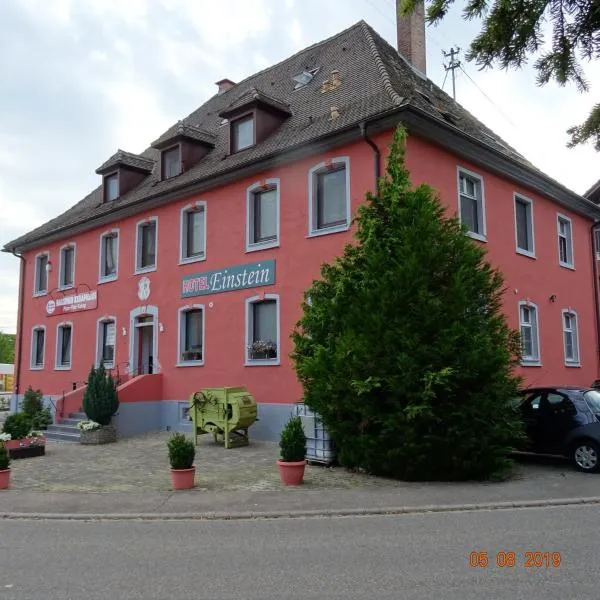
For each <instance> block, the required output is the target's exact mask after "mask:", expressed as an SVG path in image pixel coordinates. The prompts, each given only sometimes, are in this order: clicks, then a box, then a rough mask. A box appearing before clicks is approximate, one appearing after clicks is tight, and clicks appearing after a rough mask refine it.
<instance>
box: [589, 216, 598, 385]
mask: <svg viewBox="0 0 600 600" xmlns="http://www.w3.org/2000/svg"><path fill="white" fill-rule="evenodd" d="M599 229H600V220H597V221H594V223H593V224H592V226H591V228H590V237H591V248H592V270H593V273H594V306H595V307H596V352H597V357H596V378H597V379H600V299H599V298H598V293H599V291H600V289H599V287H598V258H597V256H596V253H597V252H600V248H597V247H596V231H598V230H599Z"/></svg>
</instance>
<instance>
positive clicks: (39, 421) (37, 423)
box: [31, 407, 53, 429]
mask: <svg viewBox="0 0 600 600" xmlns="http://www.w3.org/2000/svg"><path fill="white" fill-rule="evenodd" d="M52 422H53V418H52V411H51V410H50V408H49V407H47V408H43V409H42V410H41V411H40V412H39V413H37V414H36V415H34V417H33V418H32V419H31V428H32V429H48V425H52Z"/></svg>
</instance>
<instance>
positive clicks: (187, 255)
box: [179, 201, 206, 264]
mask: <svg viewBox="0 0 600 600" xmlns="http://www.w3.org/2000/svg"><path fill="white" fill-rule="evenodd" d="M179 239H180V244H179V248H180V251H179V262H180V264H181V263H190V262H196V261H199V260H204V259H205V258H206V202H203V201H198V202H195V203H194V204H188V205H186V206H184V207H183V208H182V209H181V225H180V237H179Z"/></svg>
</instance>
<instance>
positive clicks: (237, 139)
mask: <svg viewBox="0 0 600 600" xmlns="http://www.w3.org/2000/svg"><path fill="white" fill-rule="evenodd" d="M231 127H232V128H233V140H232V141H233V144H232V151H233V152H239V151H240V150H245V149H246V148H250V146H254V116H253V115H251V116H249V117H245V118H243V119H239V120H237V121H233V122H232V123H231Z"/></svg>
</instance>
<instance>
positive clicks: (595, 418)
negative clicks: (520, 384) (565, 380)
mask: <svg viewBox="0 0 600 600" xmlns="http://www.w3.org/2000/svg"><path fill="white" fill-rule="evenodd" d="M520 396H521V403H520V405H519V406H520V410H521V414H522V415H523V420H524V422H525V430H526V433H527V438H528V439H527V443H526V445H525V447H523V450H526V451H528V452H536V453H539V454H559V455H562V456H567V457H569V458H570V459H571V460H572V461H573V464H574V465H575V467H576V468H577V469H579V470H580V471H584V472H586V473H593V472H597V471H598V470H600V390H598V389H593V388H577V387H543V388H530V389H527V390H523V391H522V392H521V394H520Z"/></svg>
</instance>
